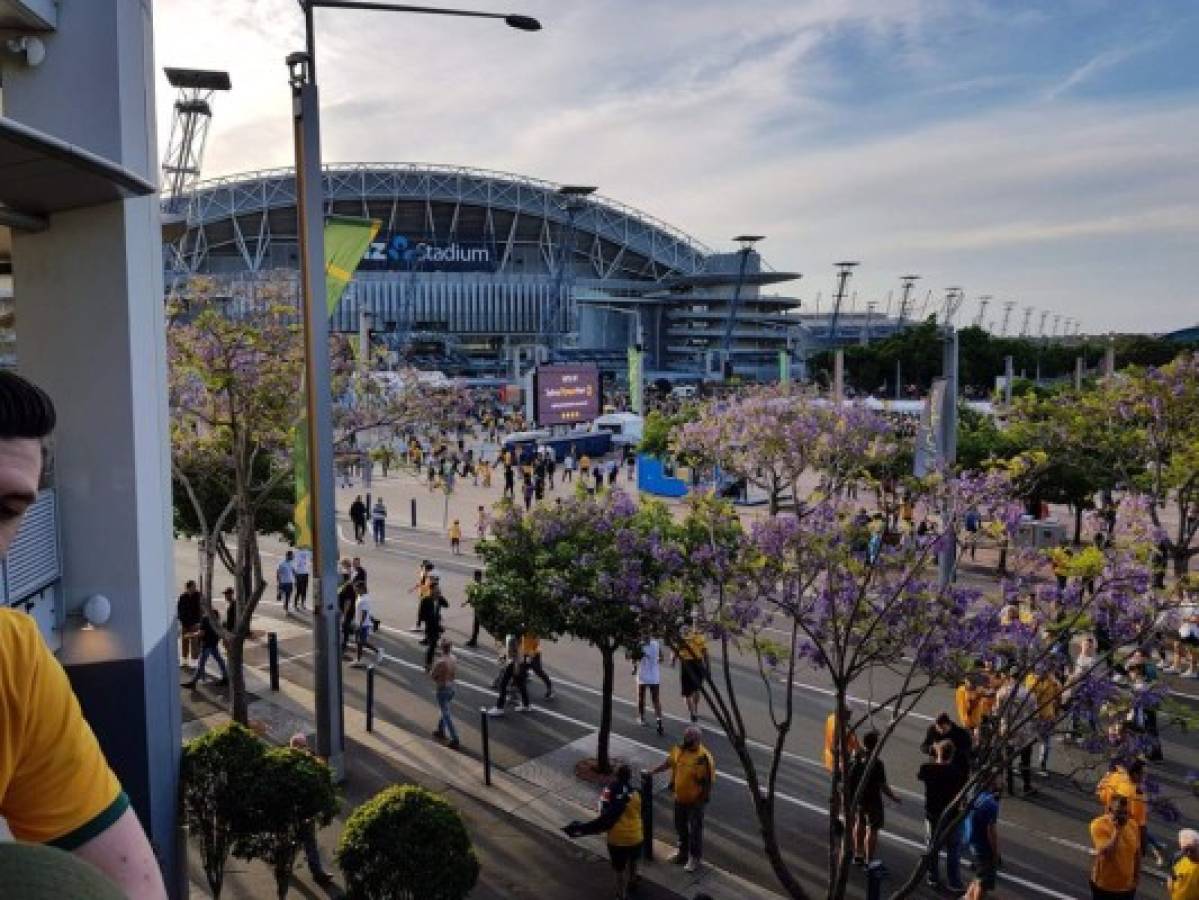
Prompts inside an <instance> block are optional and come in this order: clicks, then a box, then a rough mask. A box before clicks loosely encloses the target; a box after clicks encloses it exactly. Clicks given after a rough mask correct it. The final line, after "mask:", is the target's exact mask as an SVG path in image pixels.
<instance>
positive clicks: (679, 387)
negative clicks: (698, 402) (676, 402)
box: [670, 384, 699, 400]
mask: <svg viewBox="0 0 1199 900" xmlns="http://www.w3.org/2000/svg"><path fill="white" fill-rule="evenodd" d="M698 395H699V388H697V387H696V386H695V385H693V384H676V385H675V386H674V387H672V388H671V389H670V396H672V397H677V398H678V399H680V400H690V399H691V398H692V397H696V396H698Z"/></svg>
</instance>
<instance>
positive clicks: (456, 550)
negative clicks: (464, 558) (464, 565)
mask: <svg viewBox="0 0 1199 900" xmlns="http://www.w3.org/2000/svg"><path fill="white" fill-rule="evenodd" d="M450 550H451V551H452V552H453V554H454V555H455V556H459V555H461V553H462V525H461V523H460V522H459V521H458V520H457V519H455V520H454V522H453V524H452V525H450Z"/></svg>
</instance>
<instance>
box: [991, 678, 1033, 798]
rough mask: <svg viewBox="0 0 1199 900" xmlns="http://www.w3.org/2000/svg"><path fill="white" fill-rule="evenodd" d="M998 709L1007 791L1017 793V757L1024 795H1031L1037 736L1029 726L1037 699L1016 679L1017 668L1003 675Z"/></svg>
mask: <svg viewBox="0 0 1199 900" xmlns="http://www.w3.org/2000/svg"><path fill="white" fill-rule="evenodd" d="M995 708H996V711H997V713H998V715H999V733H1000V735H1001V736H1002V737H1003V739H1004V741H1005V743H1006V744H1007V753H1008V763H1007V790H1008V793H1009V794H1011V795H1012V796H1015V794H1016V759H1017V758H1019V760H1020V780H1021V782H1022V787H1023V791H1022V794H1021V796H1024V797H1032V796H1034V795H1035V794H1036V793H1037V789H1036V788H1034V787H1033V784H1032V751H1033V745H1034V744H1035V743H1036V739H1035V737H1034V736H1033V734H1032V733H1031V730H1030V728H1029V719H1030V717H1031V716H1032V715H1033V713H1034V711H1035V708H1036V707H1035V701H1034V700H1033V699H1032V695H1031V694H1030V693H1029V691H1028V689H1027V688H1026V687H1024V685H1022V684H1020V683H1019V682H1018V681H1017V680H1016V672H1015V669H1014V668H1013V669H1009V670H1008V672H1007V674H1006V675H1004V680H1003V684H1002V685H1001V686H1000V688H999V690H998V691H997V692H996V694H995Z"/></svg>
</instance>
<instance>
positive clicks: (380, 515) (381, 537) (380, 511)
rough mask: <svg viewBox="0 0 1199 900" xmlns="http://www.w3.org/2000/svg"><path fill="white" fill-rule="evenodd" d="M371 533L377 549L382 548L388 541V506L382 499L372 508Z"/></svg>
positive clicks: (376, 501)
mask: <svg viewBox="0 0 1199 900" xmlns="http://www.w3.org/2000/svg"><path fill="white" fill-rule="evenodd" d="M371 533H372V534H373V535H374V538H375V546H376V547H382V546H383V544H384V543H385V542H386V541H387V506H386V505H385V504H384V503H383V498H382V497H379V498H377V499H376V500H375V505H374V506H372V507H371Z"/></svg>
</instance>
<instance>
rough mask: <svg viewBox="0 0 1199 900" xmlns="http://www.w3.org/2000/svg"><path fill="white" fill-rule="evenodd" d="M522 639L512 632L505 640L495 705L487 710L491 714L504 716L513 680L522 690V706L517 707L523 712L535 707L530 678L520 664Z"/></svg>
mask: <svg viewBox="0 0 1199 900" xmlns="http://www.w3.org/2000/svg"><path fill="white" fill-rule="evenodd" d="M519 654H520V641H519V640H518V639H517V637H516V635H514V634H510V635H508V637H507V638H506V639H505V640H504V655H503V657H501V659H500V663H501V669H500V674H499V677H498V678H497V679H496V681H495V687H496V690H497V691H498V692H499V693H497V694H496V698H495V706H493V707H492V708H491V709H489V710H487V715H489V716H502V715H503V714H504V707H506V706H507V705H508V685H509V684H511V683H512V682H513V681H515V682H516V688H517V690H518V691H520V706H519V707H517V709H519V710H520V711H521V712H529V711H531V710H532V709H533V706H532V704H530V703H529V680H528V678H526V677H525V672H524V667H523V666H521V665H520V660H519Z"/></svg>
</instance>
